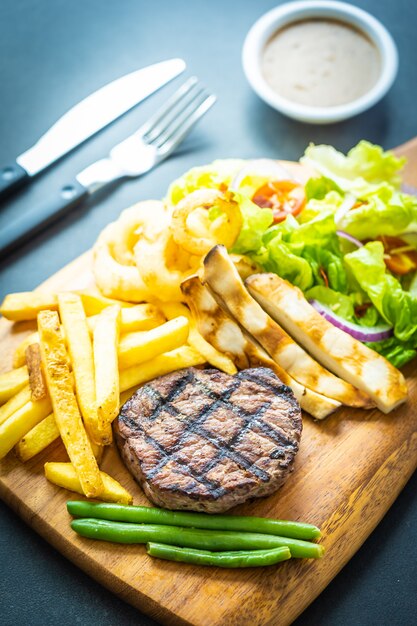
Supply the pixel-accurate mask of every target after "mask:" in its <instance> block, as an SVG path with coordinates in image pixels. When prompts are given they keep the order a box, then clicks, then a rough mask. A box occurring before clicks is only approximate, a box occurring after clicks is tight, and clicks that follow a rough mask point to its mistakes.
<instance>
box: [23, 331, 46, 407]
mask: <svg viewBox="0 0 417 626" xmlns="http://www.w3.org/2000/svg"><path fill="white" fill-rule="evenodd" d="M25 352H26V364H27V368H28V372H29V387H30V394H31V400H33V402H36V401H37V400H42V399H43V398H46V396H47V395H48V390H47V388H46V383H45V378H44V375H43V371H42V363H41V349H40V346H39V344H38V343H32V344H31V345H30V346H28V347H27V348H26V351H25Z"/></svg>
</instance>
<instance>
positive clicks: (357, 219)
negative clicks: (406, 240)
mask: <svg viewBox="0 0 417 626" xmlns="http://www.w3.org/2000/svg"><path fill="white" fill-rule="evenodd" d="M364 198H365V199H366V203H365V204H362V205H361V206H360V207H358V208H356V209H354V210H352V211H349V212H348V213H347V214H346V215H345V217H344V219H343V221H342V224H341V227H342V228H343V230H346V232H348V233H350V234H351V235H353V236H354V237H357V238H358V239H375V238H376V237H379V236H380V235H391V236H396V235H401V234H402V233H405V232H417V198H415V197H413V196H408V195H406V194H402V193H398V192H396V191H394V190H391V193H390V194H389V197H388V194H387V193H386V191H385V193H384V190H382V197H381V191H379V192H375V193H371V194H368V195H367V196H364Z"/></svg>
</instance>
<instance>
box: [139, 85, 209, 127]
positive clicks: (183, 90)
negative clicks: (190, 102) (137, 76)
mask: <svg viewBox="0 0 417 626" xmlns="http://www.w3.org/2000/svg"><path fill="white" fill-rule="evenodd" d="M197 83H198V79H197V78H196V77H195V76H192V77H191V78H189V79H188V80H187V81H186V82H185V83H183V84H182V85H181V87H180V88H179V89H177V91H176V92H175V93H174V94H173V95H172V96H171V97H170V98H168V100H167V101H166V102H165V103H164V104H163V105H162V106H161V107H160V108H159V109H158V110H157V111H156V113H155V114H154V115H152V117H150V118H149V119H148V120H147V121H146V122H145V123H144V124H143V126H141V128H140V129H139V132H140V134H141V136H142V137H144V136H145V135H147V134H148V133H150V132H151V131H152V130H153V129H154V128H155V126H156V125H157V124H158V123H159V122H160V121H161V119H163V118H164V117H165V115H167V113H169V111H170V110H171V109H173V108H174V107H175V105H176V104H177V103H178V102H179V101H180V100H181V99H182V98H183V97H184V96H186V95H187V93H188V92H190V91H191V90H192V89H193V87H194V85H196V84H197Z"/></svg>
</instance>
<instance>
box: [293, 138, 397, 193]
mask: <svg viewBox="0 0 417 626" xmlns="http://www.w3.org/2000/svg"><path fill="white" fill-rule="evenodd" d="M301 162H302V163H305V164H307V165H309V166H310V167H312V168H313V169H315V170H316V171H318V172H320V174H322V175H323V176H325V177H326V178H329V179H330V180H332V181H333V182H334V183H336V185H337V186H338V187H340V188H341V189H343V190H344V191H351V192H352V193H355V192H356V193H355V195H357V196H358V197H359V196H360V195H361V194H360V191H361V190H364V189H369V188H370V187H372V186H378V185H380V184H381V183H388V184H390V185H392V186H393V187H395V188H399V186H400V184H401V176H400V174H399V172H400V170H401V168H402V167H403V166H404V164H405V162H406V160H405V159H404V158H398V157H396V156H395V154H394V153H393V152H391V151H389V150H388V151H386V152H384V150H383V149H382V148H381V147H380V146H376V145H374V144H372V143H370V142H369V141H360V142H359V143H358V144H357V145H356V146H355V147H353V148H352V149H351V150H350V151H349V152H348V154H347V155H346V156H345V155H344V154H343V153H342V152H338V151H337V150H336V149H335V148H333V147H332V146H325V145H319V146H315V145H314V144H311V145H310V146H309V147H308V148H307V149H306V151H305V154H304V156H303V157H302V158H301Z"/></svg>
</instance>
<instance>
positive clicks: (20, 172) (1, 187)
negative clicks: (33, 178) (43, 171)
mask: <svg viewBox="0 0 417 626" xmlns="http://www.w3.org/2000/svg"><path fill="white" fill-rule="evenodd" d="M29 180H30V176H29V174H28V173H27V171H26V170H25V169H23V167H20V165H19V164H18V163H11V164H10V165H5V166H4V167H2V168H0V200H2V199H3V198H6V197H7V196H8V195H9V193H11V192H12V191H14V190H15V189H16V188H17V187H23V185H24V184H25V183H28V182H29Z"/></svg>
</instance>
